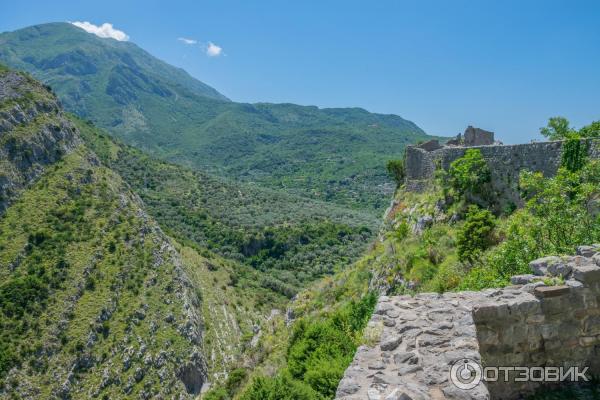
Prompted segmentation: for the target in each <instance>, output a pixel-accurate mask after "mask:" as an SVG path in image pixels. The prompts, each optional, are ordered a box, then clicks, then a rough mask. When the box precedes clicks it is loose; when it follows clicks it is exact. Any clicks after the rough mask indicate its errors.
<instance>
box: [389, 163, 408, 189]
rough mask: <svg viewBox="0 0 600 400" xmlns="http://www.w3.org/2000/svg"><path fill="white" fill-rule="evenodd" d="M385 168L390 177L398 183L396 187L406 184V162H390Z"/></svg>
mask: <svg viewBox="0 0 600 400" xmlns="http://www.w3.org/2000/svg"><path fill="white" fill-rule="evenodd" d="M385 168H386V170H387V172H388V174H389V175H390V177H391V178H392V179H393V180H394V182H396V186H400V185H402V184H403V183H404V177H405V176H406V169H405V166H404V160H390V161H388V162H387V164H386V165H385Z"/></svg>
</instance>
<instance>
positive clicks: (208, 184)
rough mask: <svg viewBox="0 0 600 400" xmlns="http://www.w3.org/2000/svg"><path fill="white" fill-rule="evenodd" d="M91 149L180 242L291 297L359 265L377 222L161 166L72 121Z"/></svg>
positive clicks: (358, 214)
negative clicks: (243, 268) (256, 274)
mask: <svg viewBox="0 0 600 400" xmlns="http://www.w3.org/2000/svg"><path fill="white" fill-rule="evenodd" d="M72 120H73V123H74V124H75V125H76V126H77V127H78V128H79V131H80V133H81V135H82V137H83V138H84V140H85V142H86V144H87V145H88V146H89V147H90V148H91V149H93V150H94V152H95V153H96V154H97V155H98V157H99V158H100V159H101V160H102V162H103V163H104V164H105V165H107V166H109V167H110V168H112V169H113V170H114V171H117V172H118V173H119V174H120V175H121V176H122V177H123V179H125V180H126V181H127V183H128V184H129V185H130V186H131V188H132V189H133V190H134V191H135V192H136V193H137V194H138V195H139V196H140V197H141V199H142V200H143V201H144V204H145V207H146V210H147V211H148V212H149V213H150V214H151V215H152V216H153V217H154V218H155V219H156V220H157V221H158V223H159V224H160V225H161V227H162V228H163V230H164V231H165V232H167V233H168V234H169V235H170V236H172V237H173V238H175V239H177V241H178V242H180V243H183V244H187V245H189V246H193V247H195V248H198V249H206V250H209V251H210V252H214V253H217V254H219V255H220V256H221V257H224V258H227V259H229V260H232V261H235V262H241V263H243V264H245V265H247V266H249V267H252V268H253V269H256V270H258V271H261V272H263V273H264V275H263V278H262V279H261V281H260V282H259V283H260V284H261V285H262V286H264V287H266V288H270V289H272V290H274V291H275V292H278V293H281V294H283V295H285V296H287V297H292V296H293V295H294V294H295V293H296V292H297V291H298V290H300V289H302V288H304V287H306V286H307V285H308V284H309V283H310V282H312V281H314V280H316V279H318V278H320V277H322V276H324V275H327V274H331V273H333V272H334V270H335V269H336V268H338V269H340V268H343V267H345V266H347V265H349V264H351V263H352V262H353V261H354V260H356V259H357V258H358V257H359V256H360V254H361V253H362V252H363V251H364V250H365V249H366V246H367V244H368V243H369V241H370V240H371V238H372V237H373V236H374V235H375V233H376V231H377V229H378V226H379V219H378V218H377V217H373V216H372V215H371V214H370V213H367V212H361V211H354V210H350V209H347V208H342V207H339V206H336V205H333V204H328V203H325V202H320V201H315V200H310V199H307V198H303V197H298V196H293V195H289V194H285V193H282V192H279V191H274V190H268V189H262V188H259V187H256V186H253V185H247V184H239V183H234V182H230V181H227V180H224V179H219V178H215V177H213V176H210V175H207V174H205V173H201V172H197V171H193V170H191V169H187V168H184V167H181V166H177V165H174V164H168V163H165V162H162V161H158V160H156V159H154V158H152V157H150V156H147V155H145V154H144V153H142V152H141V151H139V150H136V149H134V148H132V147H130V146H127V145H124V144H121V143H118V142H115V141H114V140H113V139H111V138H110V137H109V136H107V135H106V134H104V133H103V132H102V131H101V130H99V129H97V128H95V127H93V126H91V125H90V124H89V123H86V122H84V121H82V120H80V119H77V118H72Z"/></svg>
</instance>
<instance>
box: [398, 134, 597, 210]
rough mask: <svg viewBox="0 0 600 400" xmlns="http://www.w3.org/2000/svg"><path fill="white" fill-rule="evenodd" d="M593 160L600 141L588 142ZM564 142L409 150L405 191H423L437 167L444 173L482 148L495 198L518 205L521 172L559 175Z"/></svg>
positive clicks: (412, 148) (413, 147)
mask: <svg viewBox="0 0 600 400" xmlns="http://www.w3.org/2000/svg"><path fill="white" fill-rule="evenodd" d="M588 142H589V144H590V146H589V154H590V157H593V158H600V141H599V140H597V139H596V140H593V139H589V140H588ZM562 145H563V142H561V141H555V142H539V143H528V144H517V145H492V146H474V147H459V146H446V147H442V148H440V149H437V150H434V151H427V150H425V149H422V148H419V147H417V146H408V147H407V149H406V155H405V160H406V189H407V190H411V191H421V190H423V189H424V188H426V186H427V184H428V182H429V180H430V179H431V178H432V177H433V174H434V172H435V169H436V166H438V165H439V166H440V167H441V168H443V169H444V170H448V169H449V168H450V164H451V163H452V162H453V161H454V160H456V159H457V158H460V157H462V156H463V155H464V154H465V152H466V151H467V149H479V150H480V151H481V154H482V155H483V157H484V158H485V160H486V161H487V163H488V165H489V167H490V170H491V172H492V188H493V190H494V192H495V193H494V195H495V198H497V199H502V200H503V201H504V202H512V203H514V204H516V205H519V204H520V202H521V199H520V196H519V192H518V186H517V185H518V182H519V173H520V172H521V171H522V170H525V169H526V170H529V171H540V172H542V173H543V174H544V176H553V175H554V174H556V171H557V169H558V167H559V166H560V161H561V157H562Z"/></svg>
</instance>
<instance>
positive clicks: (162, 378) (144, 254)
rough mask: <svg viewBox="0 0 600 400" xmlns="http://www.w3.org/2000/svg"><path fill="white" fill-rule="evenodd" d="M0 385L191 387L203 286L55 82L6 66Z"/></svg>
mask: <svg viewBox="0 0 600 400" xmlns="http://www.w3.org/2000/svg"><path fill="white" fill-rule="evenodd" d="M0 196H1V197H0V212H1V214H0V397H3V398H4V397H6V398H38V399H44V398H61V399H80V398H93V397H99V398H111V399H118V398H144V399H145V398H164V399H167V398H181V399H184V398H194V397H195V396H196V395H197V394H198V393H199V392H200V390H201V388H202V386H203V384H204V383H205V381H206V377H207V367H206V362H205V360H204V356H203V350H202V338H203V332H204V328H203V326H204V324H203V321H202V318H201V300H200V299H201V292H200V291H199V290H198V289H197V287H196V286H195V285H194V284H192V282H191V280H190V279H189V277H188V274H187V271H186V269H185V267H184V266H183V265H182V261H181V257H180V254H179V253H178V252H177V251H176V249H175V247H174V246H173V244H172V241H171V240H170V239H169V238H168V237H167V236H165V234H164V233H163V232H162V231H161V229H160V227H159V226H158V225H157V224H156V223H155V222H154V221H153V219H152V218H151V217H149V216H148V215H147V214H146V212H145V211H144V208H143V204H142V202H141V200H140V199H139V198H138V197H137V196H136V195H134V194H133V193H132V192H131V191H130V190H129V187H128V186H127V185H126V184H125V183H124V182H123V181H122V180H121V178H120V177H119V176H118V175H117V174H116V173H115V172H114V171H112V170H110V169H109V168H106V167H105V166H103V165H102V164H101V163H100V161H99V160H98V158H97V157H96V156H95V155H94V154H93V153H92V152H91V151H90V150H89V149H88V148H86V147H85V145H83V144H82V141H81V140H80V138H79V134H78V131H77V129H76V128H75V127H74V126H73V125H72V124H71V123H70V122H69V120H68V118H67V116H66V115H65V114H63V112H62V110H61V108H60V105H59V103H58V101H57V100H56V98H55V97H54V96H53V95H52V93H51V92H50V91H49V90H48V89H47V88H45V87H43V86H42V85H40V84H39V83H37V82H35V81H34V80H33V79H31V78H29V77H28V76H26V75H22V74H19V73H15V72H12V71H8V70H6V69H1V70H0Z"/></svg>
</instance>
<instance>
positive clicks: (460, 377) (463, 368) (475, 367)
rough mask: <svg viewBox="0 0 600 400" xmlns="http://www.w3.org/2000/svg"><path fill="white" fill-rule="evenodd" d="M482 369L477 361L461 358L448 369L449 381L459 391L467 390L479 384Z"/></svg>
mask: <svg viewBox="0 0 600 400" xmlns="http://www.w3.org/2000/svg"><path fill="white" fill-rule="evenodd" d="M482 376H483V369H482V368H481V365H479V363H478V362H477V361H474V360H471V359H470V358H462V359H460V360H458V361H456V362H455V363H454V364H453V365H452V368H451V369H450V380H451V381H452V383H453V384H454V386H456V387H457V388H459V389H463V390H469V389H473V388H474V387H475V386H477V385H478V384H479V382H481V378H482Z"/></svg>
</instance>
